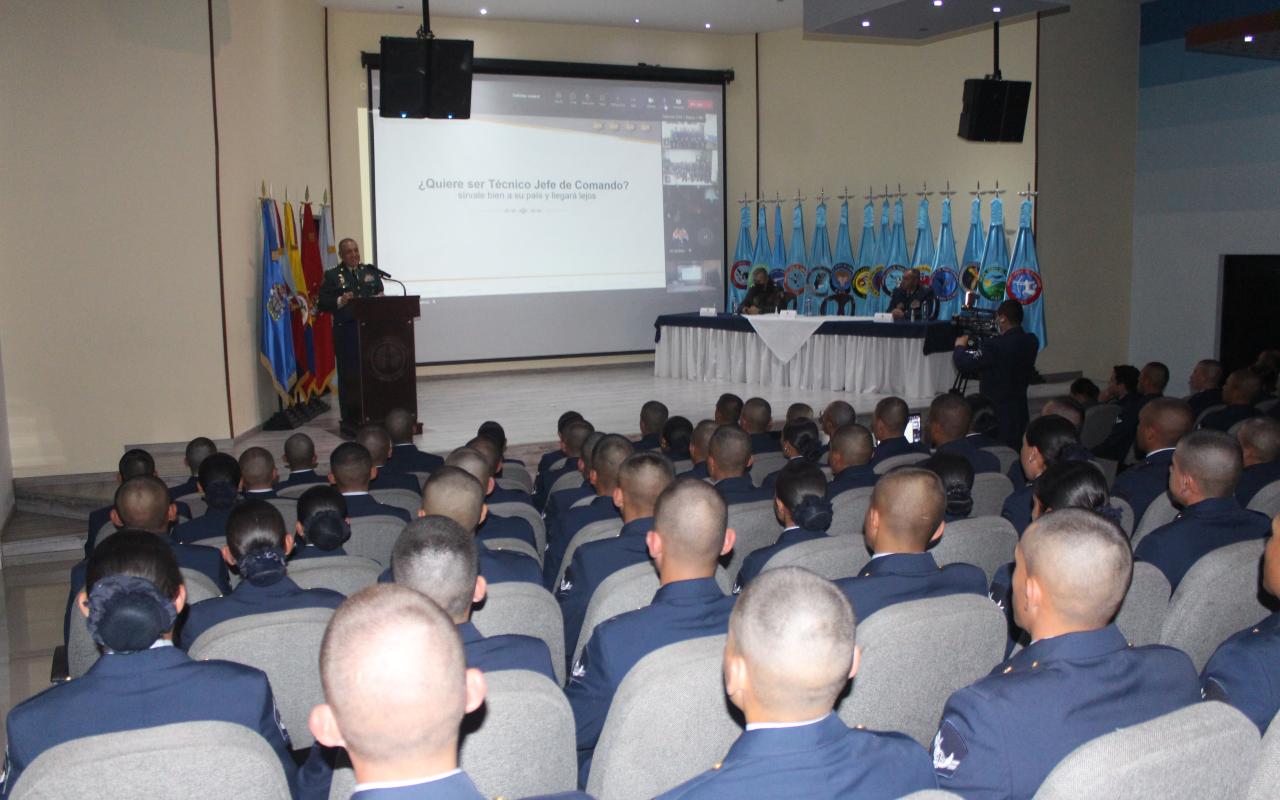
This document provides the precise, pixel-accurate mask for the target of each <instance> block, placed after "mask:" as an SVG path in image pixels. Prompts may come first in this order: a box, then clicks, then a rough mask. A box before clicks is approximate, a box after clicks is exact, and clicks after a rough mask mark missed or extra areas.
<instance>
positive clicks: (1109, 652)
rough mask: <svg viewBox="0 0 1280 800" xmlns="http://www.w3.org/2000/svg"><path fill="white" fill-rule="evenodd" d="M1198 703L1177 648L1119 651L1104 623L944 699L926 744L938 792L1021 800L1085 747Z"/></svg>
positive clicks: (1029, 651) (1030, 650) (1031, 651)
mask: <svg viewBox="0 0 1280 800" xmlns="http://www.w3.org/2000/svg"><path fill="white" fill-rule="evenodd" d="M1199 701H1200V685H1199V681H1198V679H1197V677H1196V671H1195V667H1193V666H1192V665H1191V659H1189V658H1188V657H1187V655H1186V654H1185V653H1183V652H1182V651H1180V650H1175V649H1174V648H1172V647H1163V646H1160V645H1151V646H1148V647H1129V643H1128V642H1126V641H1125V638H1124V636H1123V635H1122V634H1121V633H1120V631H1119V630H1117V629H1116V627H1115V626H1114V625H1108V626H1107V627H1105V628H1102V629H1100V630H1096V631H1087V632H1081V633H1068V634H1064V635H1062V636H1055V637H1054V638H1052V639H1045V640H1043V641H1039V642H1036V643H1034V644H1032V645H1030V646H1029V647H1027V648H1026V649H1025V650H1022V651H1020V652H1019V653H1018V654H1017V655H1016V656H1014V657H1013V658H1011V659H1009V660H1008V661H1006V662H1004V663H1003V664H1001V665H999V666H997V667H996V668H995V669H994V670H992V672H991V674H990V675H988V676H987V677H985V678H983V679H982V680H980V681H978V682H977V683H975V684H973V685H972V686H969V687H967V688H964V689H961V690H959V691H958V692H956V693H955V694H953V695H951V697H950V699H948V700H947V705H946V707H945V708H944V709H943V711H942V723H941V725H940V726H939V728H938V734H937V736H936V737H935V738H934V740H933V768H934V772H935V773H936V774H937V776H938V788H940V789H943V790H945V791H948V792H955V793H956V794H958V795H961V796H962V797H965V798H992V799H994V798H1011V799H1012V800H1019V799H1020V798H1030V797H1031V796H1032V795H1034V794H1035V793H1036V790H1037V789H1038V788H1039V787H1040V784H1041V783H1043V782H1044V779H1045V777H1046V776H1047V775H1048V774H1049V772H1050V771H1051V770H1052V769H1053V768H1054V767H1055V766H1056V765H1057V764H1058V762H1059V761H1061V760H1062V759H1063V757H1065V756H1066V755H1067V754H1068V753H1070V752H1071V751H1072V750H1074V749H1076V748H1077V747H1079V746H1080V745H1082V744H1084V743H1085V742H1088V741H1090V740H1092V739H1095V738H1097V737H1099V736H1102V735H1104V734H1107V733H1111V732H1112V731H1114V730H1116V729H1118V728H1125V727H1128V726H1131V725H1138V724H1141V723H1143V722H1147V721H1149V720H1152V719H1155V718H1156V717H1159V716H1161V715H1163V714H1168V713H1170V712H1172V711H1177V710H1178V709H1180V708H1184V707H1186V706H1189V705H1191V704H1192V703H1196V702H1199Z"/></svg>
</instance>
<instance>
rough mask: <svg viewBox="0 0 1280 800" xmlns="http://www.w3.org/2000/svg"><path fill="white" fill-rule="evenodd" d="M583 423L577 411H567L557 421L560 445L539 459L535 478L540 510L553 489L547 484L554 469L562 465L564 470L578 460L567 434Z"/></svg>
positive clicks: (535, 498) (537, 501)
mask: <svg viewBox="0 0 1280 800" xmlns="http://www.w3.org/2000/svg"><path fill="white" fill-rule="evenodd" d="M581 421H582V414H581V413H579V412H577V411H566V412H564V413H563V414H561V415H560V419H559V420H557V421H556V435H557V436H558V437H559V440H560V445H559V447H556V448H555V449H554V450H549V451H547V452H545V453H543V454H542V456H541V457H540V458H539V459H538V474H537V475H536V476H535V478H534V488H535V492H534V503H535V505H537V507H538V508H541V507H542V504H543V503H544V502H545V501H546V495H547V490H548V489H549V488H551V484H550V483H548V482H547V476H548V475H550V474H551V473H552V472H553V469H552V467H556V465H560V467H559V468H563V467H564V466H568V465H569V463H570V462H572V461H573V460H574V459H575V458H577V454H576V453H570V452H569V443H568V439H567V438H566V433H567V432H568V429H569V426H570V425H572V424H573V423H575V422H581Z"/></svg>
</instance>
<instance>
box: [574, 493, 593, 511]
mask: <svg viewBox="0 0 1280 800" xmlns="http://www.w3.org/2000/svg"><path fill="white" fill-rule="evenodd" d="M597 496H598V495H594V494H591V495H587V496H586V497H579V498H578V499H577V500H574V501H573V503H572V504H571V505H570V506H569V508H582V507H583V506H589V505H591V504H592V503H593V502H595V499H596V497H597Z"/></svg>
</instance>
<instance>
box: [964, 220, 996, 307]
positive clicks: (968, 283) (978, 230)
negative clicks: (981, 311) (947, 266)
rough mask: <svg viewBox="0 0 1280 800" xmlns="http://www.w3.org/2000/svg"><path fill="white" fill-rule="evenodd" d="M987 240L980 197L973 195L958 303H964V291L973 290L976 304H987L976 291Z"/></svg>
mask: <svg viewBox="0 0 1280 800" xmlns="http://www.w3.org/2000/svg"><path fill="white" fill-rule="evenodd" d="M986 242H987V240H986V239H985V238H984V236H983V231H982V198H981V197H974V198H973V203H971V204H970V206H969V238H967V239H966V240H965V243H964V255H963V256H962V257H961V259H960V267H961V271H960V290H961V296H960V305H962V306H963V305H964V294H963V293H964V292H973V293H974V294H975V295H977V296H978V301H977V303H976V305H978V307H980V308H988V307H989V306H988V305H986V304H985V303H983V302H982V299H981V298H982V295H981V293H980V292H978V276H979V275H981V274H982V251H983V250H984V249H985V248H986Z"/></svg>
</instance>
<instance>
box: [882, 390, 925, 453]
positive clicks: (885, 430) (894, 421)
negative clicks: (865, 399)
mask: <svg viewBox="0 0 1280 800" xmlns="http://www.w3.org/2000/svg"><path fill="white" fill-rule="evenodd" d="M910 414H911V411H910V409H908V408H907V401H905V400H903V399H902V398H901V397H886V398H884V399H883V400H881V401H880V402H878V403H876V407H875V410H874V411H872V412H871V433H873V434H874V435H875V437H876V449H875V454H874V455H872V457H871V466H872V467H874V466H876V465H877V464H879V463H880V462H881V461H884V460H885V459H887V458H893V457H894V456H901V455H906V454H907V453H923V452H924V448H923V447H921V446H920V445H919V444H917V443H915V442H908V441H907V438H906V436H904V435H903V434H904V433H905V432H906V430H907V417H908V416H910Z"/></svg>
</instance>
